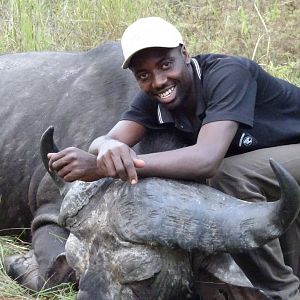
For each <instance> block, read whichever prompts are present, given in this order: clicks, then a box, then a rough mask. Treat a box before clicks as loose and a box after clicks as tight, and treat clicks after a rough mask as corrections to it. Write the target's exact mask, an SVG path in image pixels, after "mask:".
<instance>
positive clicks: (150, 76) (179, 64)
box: [130, 46, 193, 110]
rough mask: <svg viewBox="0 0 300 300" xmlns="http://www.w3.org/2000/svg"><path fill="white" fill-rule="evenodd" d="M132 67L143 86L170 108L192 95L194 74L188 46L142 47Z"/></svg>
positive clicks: (175, 106) (182, 102)
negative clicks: (186, 47) (187, 49)
mask: <svg viewBox="0 0 300 300" xmlns="http://www.w3.org/2000/svg"><path fill="white" fill-rule="evenodd" d="M130 69H131V71H132V72H133V74H134V76H135V78H136V80H137V82H138V84H139V86H140V88H141V89H142V90H143V91H144V92H146V93H147V94H149V95H150V96H153V97H155V99H156V100H157V101H158V102H160V103H161V104H163V105H164V106H165V107H166V108H167V109H169V110H172V109H176V108H178V107H180V106H182V104H184V103H185V102H186V101H187V98H190V93H191V90H192V80H193V76H192V68H191V66H190V58H189V55H188V53H187V51H186V49H185V47H184V46H182V47H181V46H179V47H177V48H148V49H145V50H141V51H139V52H138V53H137V54H135V55H134V57H133V58H132V60H131V64H130Z"/></svg>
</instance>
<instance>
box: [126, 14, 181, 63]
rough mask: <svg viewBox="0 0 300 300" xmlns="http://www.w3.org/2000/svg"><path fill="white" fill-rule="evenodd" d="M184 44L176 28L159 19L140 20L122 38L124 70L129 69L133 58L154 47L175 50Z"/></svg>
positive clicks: (130, 26)
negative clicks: (140, 52) (143, 50)
mask: <svg viewBox="0 0 300 300" xmlns="http://www.w3.org/2000/svg"><path fill="white" fill-rule="evenodd" d="M180 44H183V40H182V36H181V34H180V32H179V31H178V30H177V29H176V27H175V26H174V25H172V24H170V23H169V22H167V21H165V20H164V19H162V18H159V17H148V18H142V19H138V20H137V21H135V22H134V23H132V24H131V25H129V26H128V27H127V29H126V30H125V31H124V33H123V36H122V38H121V45H122V50H123V55H124V62H123V65H122V68H123V69H127V68H128V66H129V64H130V60H131V58H132V56H133V55H134V54H135V53H137V52H138V51H140V50H142V49H146V48H152V47H163V48H175V47H177V46H179V45H180Z"/></svg>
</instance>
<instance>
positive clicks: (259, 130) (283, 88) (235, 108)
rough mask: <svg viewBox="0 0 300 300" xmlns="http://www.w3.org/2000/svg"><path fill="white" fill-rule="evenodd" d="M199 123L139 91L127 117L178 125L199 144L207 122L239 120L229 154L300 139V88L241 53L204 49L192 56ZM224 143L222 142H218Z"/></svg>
mask: <svg viewBox="0 0 300 300" xmlns="http://www.w3.org/2000/svg"><path fill="white" fill-rule="evenodd" d="M191 64H192V68H193V76H194V84H195V90H196V98H197V108H196V115H197V117H198V118H197V120H198V123H197V124H194V125H192V124H191V122H190V121H189V119H188V118H187V116H186V115H185V114H184V113H183V112H181V111H180V110H177V111H175V110H174V111H169V110H167V109H166V108H165V107H164V106H163V105H161V104H160V103H159V102H158V101H157V100H156V99H155V98H153V97H151V96H149V95H147V94H146V93H144V92H143V91H141V92H139V93H138V95H137V96H136V97H135V99H134V100H133V102H132V103H131V105H130V108H129V110H128V111H126V112H125V113H124V114H123V116H122V119H123V120H131V121H135V122H137V123H139V124H142V125H143V126H145V127H146V128H151V129H165V128H172V127H175V128H177V129H178V130H180V131H181V132H182V133H183V135H184V136H185V138H186V143H187V144H188V145H192V144H194V143H196V141H197V136H198V133H199V130H200V128H201V126H202V125H204V124H207V123H210V122H215V121H224V120H231V121H235V122H238V123H239V128H238V131H237V133H236V135H235V137H234V139H233V141H232V143H231V145H230V147H229V149H228V152H227V155H226V156H230V155H234V154H239V153H244V152H248V151H252V150H256V149H260V148H267V147H273V146H278V145H284V144H292V143H299V142H300V88H299V87H296V86H295V85H292V84H290V83H288V82H286V81H284V80H281V79H278V78H275V77H273V76H271V75H270V74H268V73H267V72H266V71H264V70H263V69H262V68H261V67H260V66H259V65H258V64H257V63H256V62H254V61H252V60H249V59H247V58H244V57H239V56H228V55H221V54H204V55H198V56H195V57H193V58H192V61H191ZM216 142H218V141H216Z"/></svg>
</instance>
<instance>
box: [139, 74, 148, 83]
mask: <svg viewBox="0 0 300 300" xmlns="http://www.w3.org/2000/svg"><path fill="white" fill-rule="evenodd" d="M137 77H138V80H141V81H146V80H147V79H148V78H149V75H148V74H146V73H142V74H139V75H138V76H137Z"/></svg>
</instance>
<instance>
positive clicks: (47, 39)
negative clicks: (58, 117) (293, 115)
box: [0, 0, 300, 300]
mask: <svg viewBox="0 0 300 300" xmlns="http://www.w3.org/2000/svg"><path fill="white" fill-rule="evenodd" d="M150 15H156V16H160V17H163V18H165V19H167V20H169V21H170V22H171V23H173V24H174V25H176V26H177V28H178V29H179V30H180V31H181V33H182V35H183V37H184V40H185V42H186V44H187V47H188V49H189V51H190V53H191V54H197V53H207V52H213V53H227V54H235V55H243V56H246V57H249V58H252V59H254V60H256V61H257V62H259V63H260V64H261V65H262V66H263V67H264V68H265V69H266V70H268V71H269V72H271V73H272V74H273V75H275V76H278V77H280V78H283V79H286V80H289V81H291V82H293V83H294V84H296V85H298V86H300V38H299V35H300V32H299V28H300V2H299V1H297V0H260V1H258V0H257V1H253V0H252V1H247V0H188V1H184V0H164V1H161V0H160V1H159V0H136V1H131V0H122V1H120V0H0V53H9V52H22V51H43V50H54V51H65V50H67V51H85V50H88V49H91V48H93V47H95V46H97V45H98V44H100V43H102V42H104V41H108V40H119V39H120V37H121V35H122V32H123V31H124V29H125V28H126V27H127V25H129V24H130V23H132V22H133V21H134V20H135V19H137V18H139V17H145V16H150ZM27 247H28V246H27V245H24V244H23V243H21V242H20V241H19V240H18V239H16V238H12V237H1V238H0V254H1V256H5V255H7V254H9V253H16V252H17V253H18V252H23V251H26V249H27ZM5 297H6V298H9V297H12V298H15V299H74V291H72V288H71V287H70V286H65V287H62V288H61V289H60V291H59V292H56V293H54V294H53V292H52V291H45V292H43V293H38V294H34V293H29V292H28V291H26V290H24V289H22V288H21V287H20V286H18V285H16V284H15V283H13V282H12V281H11V280H10V279H9V278H8V277H7V276H6V275H5V273H4V272H3V267H2V266H1V265H0V300H1V299H5Z"/></svg>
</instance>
